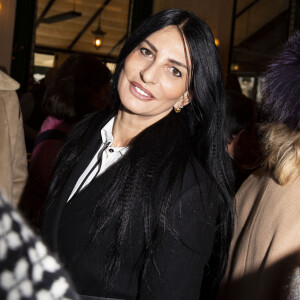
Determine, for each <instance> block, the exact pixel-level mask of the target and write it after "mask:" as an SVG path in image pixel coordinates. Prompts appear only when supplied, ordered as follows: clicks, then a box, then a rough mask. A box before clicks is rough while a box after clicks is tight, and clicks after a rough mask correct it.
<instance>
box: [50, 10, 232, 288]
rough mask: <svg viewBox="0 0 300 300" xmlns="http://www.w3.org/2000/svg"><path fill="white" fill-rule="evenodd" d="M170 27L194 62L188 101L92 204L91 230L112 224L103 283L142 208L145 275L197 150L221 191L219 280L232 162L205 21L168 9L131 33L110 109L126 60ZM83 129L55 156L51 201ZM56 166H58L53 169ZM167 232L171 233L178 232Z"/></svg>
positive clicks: (138, 142)
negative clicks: (158, 187) (157, 193)
mask: <svg viewBox="0 0 300 300" xmlns="http://www.w3.org/2000/svg"><path fill="white" fill-rule="evenodd" d="M169 25H173V26H176V27H177V28H178V30H179V31H180V32H181V34H182V36H183V37H184V39H185V40H186V48H187V51H188V52H189V53H190V57H191V60H192V64H191V70H190V74H191V76H190V77H191V80H190V82H189V86H188V90H189V95H190V99H191V103H190V104H189V105H187V106H185V107H184V109H183V111H182V113H180V114H175V113H174V112H171V113H170V114H169V115H167V116H166V117H165V118H163V119H161V120H160V121H158V122H157V123H155V124H153V125H152V126H150V127H148V128H146V129H145V130H144V131H143V132H141V133H140V134H139V135H138V136H136V137H135V138H134V139H133V140H132V142H131V144H130V149H129V151H128V153H127V154H126V155H125V157H124V158H122V160H121V161H120V163H119V164H118V165H119V167H118V171H117V172H115V173H116V175H115V177H114V178H113V180H112V185H111V186H110V188H109V191H107V192H106V196H105V197H103V198H102V199H99V201H98V204H97V206H96V208H95V211H94V220H95V221H94V226H93V227H92V228H91V232H92V233H93V234H94V236H95V237H99V236H100V235H101V234H102V233H103V231H105V227H106V225H108V224H115V225H114V227H115V234H116V238H115V241H114V244H113V245H112V246H111V249H112V253H111V255H110V257H109V259H108V261H107V266H106V271H107V274H108V275H107V278H110V277H111V275H112V274H115V273H116V271H117V270H118V268H119V266H120V256H121V253H122V246H123V244H124V240H125V239H126V234H127V231H128V230H129V228H130V226H131V217H132V214H133V211H134V209H135V208H136V207H137V206H140V207H141V209H142V216H143V223H144V236H145V239H144V244H145V245H144V249H145V258H146V259H145V268H144V270H147V263H148V262H149V260H150V259H151V255H152V253H153V252H154V251H155V247H156V244H157V239H156V237H157V232H158V231H159V230H160V228H162V227H163V228H167V229H168V230H170V231H172V226H169V225H170V224H168V220H167V219H168V216H167V212H168V209H169V208H170V206H171V205H172V201H173V199H172V194H173V192H174V190H175V189H176V188H178V186H180V180H181V179H182V176H183V171H184V167H185V166H186V163H187V160H188V159H189V157H191V155H192V153H196V155H197V157H198V159H199V161H201V162H202V164H203V165H204V166H205V168H206V170H207V173H208V174H209V176H210V177H211V178H212V181H213V182H214V184H215V185H216V186H217V187H218V190H219V198H218V203H217V204H218V207H219V214H218V220H217V232H216V237H215V247H214V249H215V250H214V253H216V255H215V256H214V261H216V264H215V265H216V268H215V269H210V270H211V272H210V275H211V276H210V278H212V277H213V279H214V282H215V283H217V282H219V280H220V277H221V275H222V273H223V271H224V266H225V261H226V258H227V253H228V247H229V243H230V240H231V234H232V226H233V224H232V197H231V196H232V195H231V192H230V191H231V189H230V186H229V184H228V183H227V182H228V180H227V179H228V178H227V170H229V169H230V165H229V160H227V157H226V152H225V141H224V134H223V120H224V111H225V101H224V93H223V85H222V75H221V68H220V63H219V57H218V52H217V49H216V47H215V44H214V38H213V36H212V33H211V31H210V29H209V27H208V26H207V25H206V24H205V22H203V21H202V20H200V19H199V18H197V17H196V16H194V15H193V14H192V13H189V12H186V11H183V10H167V11H162V12H160V13H158V14H156V15H153V16H151V17H150V18H148V19H147V20H146V21H145V22H144V23H143V24H142V25H141V26H140V27H139V28H138V29H137V30H136V31H135V32H133V33H132V34H131V36H130V37H129V39H128V40H127V41H126V43H125V45H124V47H123V49H122V51H121V53H120V56H119V59H118V65H117V68H116V71H115V74H114V80H113V87H112V91H113V96H112V104H113V105H112V110H113V113H116V112H117V110H118V109H119V106H120V98H119V94H118V80H119V76H120V72H121V71H122V69H123V66H124V62H125V59H126V57H127V56H128V55H129V54H130V53H131V52H132V51H133V50H134V49H135V48H136V47H137V46H138V45H139V44H140V43H141V42H142V41H143V40H145V39H146V38H147V37H148V36H149V35H150V34H151V33H153V32H155V31H158V30H160V29H162V28H164V27H166V26H169ZM82 124H83V125H79V126H78V127H77V128H76V129H75V130H74V131H73V136H75V137H77V139H76V141H75V142H74V139H73V142H72V136H71V137H70V142H69V143H68V142H67V143H66V146H65V148H64V149H65V150H64V151H62V154H61V155H60V157H59V159H58V164H57V166H58V168H57V171H56V176H54V179H53V181H52V183H51V187H50V194H49V198H50V200H51V199H55V198H57V196H58V195H59V191H60V188H62V186H63V184H64V178H66V177H67V176H66V173H67V172H69V170H70V168H69V166H68V164H70V165H72V164H74V161H75V162H76V160H78V159H79V157H80V153H81V151H82V150H83V146H82V145H80V144H79V143H78V142H77V141H78V137H79V135H80V134H81V135H82V136H83V135H84V132H85V130H86V128H88V127H89V125H86V124H87V123H82ZM145 153H146V154H145ZM227 161H228V164H227ZM60 163H63V167H60V166H59V164H60ZM60 170H61V171H60ZM162 170H167V171H165V172H167V173H168V174H167V180H166V184H165V187H164V190H163V193H162V195H161V197H160V199H159V203H156V204H155V205H154V204H153V202H152V199H151V194H152V189H153V184H154V182H155V181H157V180H159V178H160V175H161V172H162ZM199 197H200V196H199ZM54 201H55V200H54ZM49 205H51V201H50V202H49ZM173 234H174V235H175V236H176V232H173ZM145 273H146V271H145V272H144V275H145ZM199 284H200V283H199Z"/></svg>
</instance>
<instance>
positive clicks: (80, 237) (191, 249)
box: [43, 116, 218, 300]
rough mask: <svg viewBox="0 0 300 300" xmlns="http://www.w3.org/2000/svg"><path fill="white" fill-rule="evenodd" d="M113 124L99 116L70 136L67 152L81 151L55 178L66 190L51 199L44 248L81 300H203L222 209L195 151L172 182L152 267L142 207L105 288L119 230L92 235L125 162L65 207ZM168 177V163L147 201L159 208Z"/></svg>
mask: <svg viewBox="0 0 300 300" xmlns="http://www.w3.org/2000/svg"><path fill="white" fill-rule="evenodd" d="M108 120H109V119H105V121H104V122H103V120H101V117H99V116H96V117H94V118H92V119H91V120H89V121H86V122H87V123H88V125H87V126H83V127H84V128H85V129H82V130H80V128H79V129H75V130H77V133H76V134H73V136H75V135H76V138H75V139H74V141H72V135H71V137H70V139H69V142H67V145H69V147H71V146H72V145H75V144H76V142H77V146H78V143H79V144H80V145H79V146H78V149H79V150H78V151H77V154H74V153H70V154H69V155H70V156H72V158H73V157H74V159H72V160H71V161H72V162H71V163H69V165H68V166H63V167H59V166H58V170H57V171H56V173H57V175H56V179H55V176H54V181H53V183H52V184H53V185H54V186H55V180H57V181H58V180H62V181H63V184H62V186H63V187H62V188H61V189H59V191H55V192H54V194H52V197H53V198H54V201H53V199H51V198H50V201H51V200H52V202H50V204H49V205H48V209H47V211H46V214H45V220H44V226H43V232H44V237H45V240H46V242H47V243H48V244H49V246H50V247H51V248H52V250H54V251H57V252H58V254H59V255H60V257H61V259H62V260H63V261H64V263H65V265H66V267H67V269H68V270H69V271H70V274H71V276H72V279H73V281H74V283H75V286H76V288H77V291H78V292H79V294H81V295H85V296H87V295H88V296H94V297H107V298H114V299H142V300H146V299H155V300H159V299H163V300H167V299H188V300H193V299H197V300H198V299H199V297H200V289H201V282H202V277H203V272H204V267H205V265H206V264H207V262H208V260H209V257H210V255H211V251H212V247H213V241H214V235H215V223H216V217H217V210H218V207H217V192H216V187H215V186H214V184H213V183H212V182H211V180H210V178H209V176H208V174H207V173H206V171H205V170H204V168H203V167H202V165H201V164H200V163H199V161H198V160H197V159H196V158H195V156H194V155H193V154H192V151H188V152H187V153H189V157H187V159H186V160H185V163H184V166H183V168H182V170H183V171H182V173H183V174H180V175H181V176H176V177H178V178H180V180H179V179H178V178H174V182H176V184H175V186H174V188H173V192H172V197H171V199H172V200H171V201H172V203H171V205H170V206H169V208H168V210H167V213H166V222H165V224H164V226H165V228H161V227H160V230H157V232H156V235H155V242H156V247H155V248H154V249H155V250H154V251H153V253H152V255H151V259H150V260H149V261H148V260H146V253H147V249H145V243H144V240H145V236H144V223H143V214H144V213H143V212H144V211H143V203H140V202H137V204H136V206H135V207H134V210H133V213H132V215H131V222H130V224H131V226H130V227H129V229H128V231H127V233H126V239H125V242H124V243H123V247H122V250H121V260H120V268H119V270H118V272H116V273H115V274H114V276H113V279H112V281H111V282H110V283H109V284H108V285H105V284H104V278H105V268H106V261H107V257H109V255H110V251H111V249H112V245H113V242H114V239H115V226H116V224H109V225H108V226H107V228H106V230H105V231H104V233H103V234H102V235H101V237H99V236H98V237H97V238H93V237H94V236H93V235H92V234H91V230H90V229H91V227H92V225H93V222H94V221H95V220H94V217H93V214H94V208H95V206H96V205H97V201H98V199H101V198H102V197H103V196H104V195H105V194H106V192H107V190H108V189H109V187H110V185H111V181H112V178H114V175H115V174H116V172H119V171H120V170H119V166H118V165H119V164H120V162H118V163H116V164H115V165H113V166H112V167H111V168H110V169H108V170H107V171H106V172H105V173H104V174H103V175H101V176H100V177H99V178H97V179H96V180H95V181H93V182H92V183H91V184H89V186H88V187H87V188H85V189H84V190H83V191H81V192H80V193H79V194H78V196H77V197H75V198H74V199H72V200H71V201H70V203H68V204H67V199H68V197H69V195H70V193H71V191H72V189H73V187H74V185H75V183H76V181H77V179H78V178H79V176H80V175H81V174H82V172H83V171H84V170H85V168H86V167H87V165H88V163H89V162H90V160H91V159H92V157H93V155H94V154H95V152H96V151H97V149H98V148H99V146H100V145H101V135H100V129H101V128H102V127H103V126H104V125H105V124H106V123H107V121H108ZM101 121H102V122H101ZM99 124H100V125H99ZM79 127H80V126H79ZM83 127H82V128H83ZM80 132H81V133H80ZM80 135H81V138H80V137H79V136H80ZM75 140H76V141H75ZM87 141H88V142H87ZM155 142H156V143H158V141H155ZM84 145H85V146H84ZM66 147H68V146H66ZM185 147H190V145H189V144H187V145H185ZM66 151H67V150H66V148H64V149H63V151H62V152H63V153H62V154H61V156H60V160H61V161H66V159H67V158H68V153H67V152H66ZM127 157H129V158H130V154H128V155H126V157H124V158H123V159H127ZM178 163H179V164H180V161H179V162H178ZM170 169H172V163H171V162H169V163H165V164H164V169H163V170H162V172H161V174H159V176H158V177H156V178H155V180H153V182H152V188H151V195H150V196H151V197H150V198H151V201H153V203H157V206H159V203H160V199H161V198H162V197H163V194H164V192H165V189H166V185H168V182H169V179H170V178H169V176H170V174H171V171H170ZM58 178H59V179H58ZM177 182H178V183H180V184H177ZM145 184H146V183H145ZM142 188H143V187H142ZM50 197H51V195H50ZM147 257H149V256H147ZM145 268H146V269H145ZM93 299H94V298H93ZM95 299H101V298H95Z"/></svg>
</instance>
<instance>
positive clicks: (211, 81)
mask: <svg viewBox="0 0 300 300" xmlns="http://www.w3.org/2000/svg"><path fill="white" fill-rule="evenodd" d="M112 90H113V93H114V94H113V97H112V101H113V106H112V109H111V110H110V111H109V112H107V113H104V114H103V113H98V114H93V115H92V116H90V117H89V118H86V119H85V120H84V121H82V122H81V123H80V124H79V125H78V126H77V127H76V128H75V129H73V131H72V132H71V134H70V135H69V137H68V140H67V141H66V143H65V146H64V148H63V149H62V151H61V153H60V155H59V158H58V161H57V167H56V170H55V173H54V177H53V179H52V183H51V187H50V192H49V195H48V204H47V207H46V211H45V219H44V226H43V232H44V237H45V240H46V241H47V243H48V245H49V246H50V247H51V248H52V250H54V251H56V252H58V254H59V256H60V258H61V259H62V261H63V262H64V264H65V266H66V268H67V269H68V270H69V272H70V274H71V277H72V279H73V281H74V283H75V286H76V288H77V291H78V293H79V294H81V295H82V298H83V299H142V300H145V299H155V300H159V299H164V300H166V299H189V300H193V299H199V297H200V293H201V283H202V282H203V281H204V279H203V278H204V274H205V273H207V276H206V277H205V278H206V280H205V291H206V292H208V293H209V292H210V291H211V290H213V288H215V286H216V285H217V284H218V282H219V280H220V276H221V275H222V272H223V270H224V265H225V262H226V258H227V251H228V246H229V243H230V239H231V232H232V199H231V192H230V187H229V184H228V181H229V180H228V177H227V171H228V170H230V167H229V165H230V162H229V160H228V158H227V154H226V152H225V141H224V134H223V119H224V116H223V115H224V95H223V86H222V75H221V70H220V64H219V58H218V52H217V49H216V47H215V44H214V38H213V36H212V34H211V31H210V29H209V27H208V26H207V25H206V24H205V23H204V22H203V21H202V20H200V19H199V18H197V17H196V16H194V15H193V14H191V13H189V12H186V11H183V10H167V11H162V12H160V13H158V14H156V15H154V16H151V17H150V18H149V19H147V20H146V21H145V22H144V23H143V24H142V25H141V26H140V27H139V28H138V29H137V30H136V31H135V32H133V33H132V35H131V36H130V37H129V39H128V40H127V41H126V43H125V45H124V47H123V49H122V51H121V54H120V56H119V60H118V64H117V68H116V71H115V74H114V80H113V87H112ZM210 260H211V261H213V265H211V266H210V267H209V268H208V269H209V272H206V270H205V269H206V266H208V263H209V261H210ZM210 279H213V280H212V282H211V280H210ZM208 283H209V285H207V284H208ZM208 295H210V294H208ZM92 296H93V297H92ZM91 297H92V298H91ZM209 297H211V296H209ZM210 299H211V298H210Z"/></svg>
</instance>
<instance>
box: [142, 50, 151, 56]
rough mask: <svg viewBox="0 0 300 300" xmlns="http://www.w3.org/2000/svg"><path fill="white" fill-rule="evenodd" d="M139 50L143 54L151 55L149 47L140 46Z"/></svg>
mask: <svg viewBox="0 0 300 300" xmlns="http://www.w3.org/2000/svg"><path fill="white" fill-rule="evenodd" d="M140 51H141V53H142V54H144V55H145V56H151V55H152V52H151V51H150V50H149V49H147V48H141V49H140Z"/></svg>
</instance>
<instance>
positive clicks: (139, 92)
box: [130, 82, 155, 100]
mask: <svg viewBox="0 0 300 300" xmlns="http://www.w3.org/2000/svg"><path fill="white" fill-rule="evenodd" d="M130 90H131V92H132V93H133V95H134V96H136V97H137V98H139V99H141V100H153V99H155V97H154V96H153V95H152V94H151V93H150V92H149V91H147V90H145V89H144V88H143V87H142V86H141V85H140V84H138V83H136V82H131V83H130Z"/></svg>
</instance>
